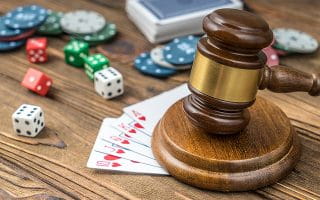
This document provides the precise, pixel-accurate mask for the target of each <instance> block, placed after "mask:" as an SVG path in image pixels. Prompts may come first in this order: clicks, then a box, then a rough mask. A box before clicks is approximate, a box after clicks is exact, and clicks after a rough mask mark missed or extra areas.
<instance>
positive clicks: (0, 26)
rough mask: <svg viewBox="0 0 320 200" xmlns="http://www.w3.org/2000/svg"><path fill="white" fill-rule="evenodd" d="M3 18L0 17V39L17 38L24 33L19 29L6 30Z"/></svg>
mask: <svg viewBox="0 0 320 200" xmlns="http://www.w3.org/2000/svg"><path fill="white" fill-rule="evenodd" d="M4 21H5V17H0V38H1V37H12V36H17V35H19V34H21V33H23V32H24V31H23V30H21V29H11V28H8V27H7V26H6V25H5V23H4Z"/></svg>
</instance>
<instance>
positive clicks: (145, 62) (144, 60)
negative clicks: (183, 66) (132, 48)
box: [134, 53, 177, 78]
mask: <svg viewBox="0 0 320 200" xmlns="http://www.w3.org/2000/svg"><path fill="white" fill-rule="evenodd" d="M134 65H135V68H136V69H137V70H138V71H139V72H141V73H143V74H146V75H149V76H154V77H159V78H165V77H169V76H171V75H173V74H175V73H176V72H177V71H176V70H174V69H169V68H164V67H161V66H159V65H157V64H155V63H154V62H153V61H152V59H151V56H150V53H142V54H140V55H139V56H138V57H137V58H136V59H135V61H134Z"/></svg>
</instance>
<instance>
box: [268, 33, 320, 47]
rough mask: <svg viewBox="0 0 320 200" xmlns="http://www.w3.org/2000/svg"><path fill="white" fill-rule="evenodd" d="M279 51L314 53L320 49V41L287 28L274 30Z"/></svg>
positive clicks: (275, 45)
mask: <svg viewBox="0 0 320 200" xmlns="http://www.w3.org/2000/svg"><path fill="white" fill-rule="evenodd" d="M273 34H274V36H275V40H276V42H275V44H274V45H273V46H274V47H275V48H277V49H281V50H284V51H290V52H296V53H312V52H314V51H316V50H317V48H318V41H317V40H316V39H315V38H313V37H312V36H310V35H308V34H307V33H304V32H301V31H298V30H295V29H287V28H277V29H273Z"/></svg>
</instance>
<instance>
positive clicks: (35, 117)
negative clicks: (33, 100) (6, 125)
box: [12, 104, 45, 137]
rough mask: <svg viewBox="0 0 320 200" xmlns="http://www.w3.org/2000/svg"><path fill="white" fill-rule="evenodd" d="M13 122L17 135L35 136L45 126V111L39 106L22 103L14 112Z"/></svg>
mask: <svg viewBox="0 0 320 200" xmlns="http://www.w3.org/2000/svg"><path fill="white" fill-rule="evenodd" d="M12 123H13V128H14V131H15V132H16V134H17V135H22V136H27V137H35V136H37V135H38V134H39V133H40V131H41V130H42V129H43V128H44V126H45V122H44V113H43V110H42V109H41V108H40V107H39V106H33V105H28V104H22V105H21V106H20V107H19V108H18V110H16V111H15V112H14V113H13V114H12Z"/></svg>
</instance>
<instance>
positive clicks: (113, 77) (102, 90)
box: [94, 67, 123, 99]
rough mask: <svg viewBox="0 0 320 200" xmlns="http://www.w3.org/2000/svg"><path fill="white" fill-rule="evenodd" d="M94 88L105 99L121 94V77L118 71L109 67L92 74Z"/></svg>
mask: <svg viewBox="0 0 320 200" xmlns="http://www.w3.org/2000/svg"><path fill="white" fill-rule="evenodd" d="M94 88H95V90H96V92H97V93H98V94H99V95H101V96H102V97H103V98H105V99H111V98H113V97H116V96H119V95H121V94H123V78H122V75H121V74H120V72H118V71H117V70H116V69H114V68H113V67H109V68H106V69H103V70H100V71H97V72H96V73H95V74H94Z"/></svg>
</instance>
